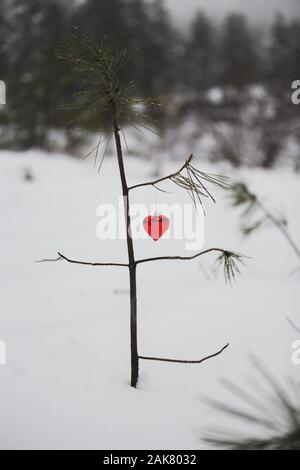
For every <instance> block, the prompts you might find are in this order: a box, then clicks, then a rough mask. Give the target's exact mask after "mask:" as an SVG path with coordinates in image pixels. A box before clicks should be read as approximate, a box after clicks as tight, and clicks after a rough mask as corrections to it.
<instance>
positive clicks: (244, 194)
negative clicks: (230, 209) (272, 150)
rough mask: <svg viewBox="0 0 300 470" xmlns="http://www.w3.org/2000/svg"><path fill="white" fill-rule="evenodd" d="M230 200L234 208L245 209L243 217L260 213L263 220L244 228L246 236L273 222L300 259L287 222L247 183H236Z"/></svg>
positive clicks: (298, 249) (299, 250)
mask: <svg viewBox="0 0 300 470" xmlns="http://www.w3.org/2000/svg"><path fill="white" fill-rule="evenodd" d="M230 198H231V201H232V205H233V206H234V207H243V208H244V212H243V217H245V216H249V215H251V214H252V213H254V212H255V211H260V212H261V213H262V215H263V217H262V218H260V219H258V220H256V221H255V222H254V223H253V224H252V225H248V226H244V227H243V228H242V231H243V233H244V235H250V234H251V233H252V232H254V231H255V230H257V229H258V228H260V227H261V226H262V225H263V224H265V222H268V221H269V222H271V223H272V224H273V225H274V226H275V227H276V228H277V229H278V230H279V231H280V232H281V233H282V235H283V236H284V238H285V239H286V241H287V242H288V244H289V245H290V247H291V248H292V250H293V251H294V253H295V254H296V256H297V257H298V258H299V259H300V248H299V247H298V246H297V244H296V243H295V241H294V240H293V238H292V237H291V235H290V233H289V231H288V230H287V221H286V219H285V218H283V217H277V216H275V215H274V214H273V213H272V212H270V211H269V209H268V208H267V207H266V206H265V204H264V203H263V202H262V201H261V200H260V199H259V198H258V197H257V196H256V195H255V194H253V193H252V192H250V191H249V189H248V187H247V186H246V184H245V183H236V184H234V185H232V187H231V193H230Z"/></svg>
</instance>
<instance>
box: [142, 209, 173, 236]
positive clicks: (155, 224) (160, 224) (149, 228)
mask: <svg viewBox="0 0 300 470" xmlns="http://www.w3.org/2000/svg"><path fill="white" fill-rule="evenodd" d="M143 225H144V229H145V230H146V232H147V233H148V235H150V237H151V238H153V240H154V241H157V240H159V239H160V237H161V236H162V235H163V234H164V233H165V232H166V231H167V230H168V228H169V225H170V221H169V219H168V217H166V216H164V215H148V216H147V217H145V219H144V221H143Z"/></svg>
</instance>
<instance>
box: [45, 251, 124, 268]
mask: <svg viewBox="0 0 300 470" xmlns="http://www.w3.org/2000/svg"><path fill="white" fill-rule="evenodd" d="M61 260H65V261H67V262H68V263H73V264H82V265H85V266H125V267H127V268H128V267H129V265H128V264H125V263H92V262H88V261H77V260H74V259H70V258H67V257H66V256H64V255H62V254H61V253H58V258H54V259H42V260H39V261H36V263H47V262H51V261H61Z"/></svg>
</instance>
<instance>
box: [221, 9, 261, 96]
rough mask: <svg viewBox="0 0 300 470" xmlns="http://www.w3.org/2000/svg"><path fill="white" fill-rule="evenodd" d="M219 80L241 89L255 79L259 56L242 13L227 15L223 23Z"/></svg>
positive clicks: (256, 77)
mask: <svg viewBox="0 0 300 470" xmlns="http://www.w3.org/2000/svg"><path fill="white" fill-rule="evenodd" d="M218 60H219V67H220V81H221V83H222V84H223V85H226V86H232V87H234V88H236V89H237V90H243V89H244V88H245V87H246V86H247V85H249V84H251V83H253V82H255V81H257V79H258V76H259V74H258V64H259V58H258V54H257V52H256V48H255V41H254V39H253V35H252V33H251V30H250V28H249V26H248V22H247V20H246V18H245V16H244V15H240V14H232V15H229V16H228V17H227V18H226V19H225V21H224V24H223V28H222V31H221V38H220V42H219V58H218Z"/></svg>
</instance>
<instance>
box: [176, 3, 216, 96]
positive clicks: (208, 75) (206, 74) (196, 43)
mask: <svg viewBox="0 0 300 470" xmlns="http://www.w3.org/2000/svg"><path fill="white" fill-rule="evenodd" d="M185 49H186V54H185V61H184V70H183V74H184V81H185V83H186V86H187V87H188V88H189V89H191V90H194V91H195V92H202V91H205V90H207V89H208V88H211V87H213V86H214V85H215V84H216V78H217V77H216V73H217V57H216V50H217V32H216V29H215V27H214V25H213V24H212V22H211V20H210V19H209V18H208V17H207V15H206V14H205V13H203V12H200V13H198V14H197V16H196V17H195V19H194V20H193V22H192V25H191V31H190V34H189V37H188V39H187V42H186V46H185Z"/></svg>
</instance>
